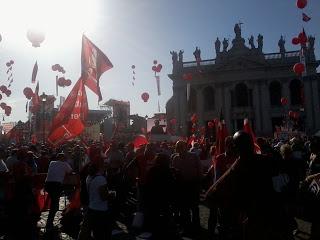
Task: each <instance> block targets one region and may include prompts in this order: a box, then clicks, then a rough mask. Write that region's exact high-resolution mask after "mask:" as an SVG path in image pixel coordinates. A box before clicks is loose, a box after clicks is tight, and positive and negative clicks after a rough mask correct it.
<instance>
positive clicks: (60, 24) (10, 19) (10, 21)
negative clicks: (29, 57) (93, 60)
mask: <svg viewBox="0 0 320 240" xmlns="http://www.w3.org/2000/svg"><path fill="white" fill-rule="evenodd" d="M0 3H1V5H0V6H1V9H0V27H1V28H0V31H1V32H0V33H1V34H6V35H8V37H9V36H10V38H11V39H14V38H20V37H21V35H25V34H26V32H27V30H28V29H39V30H42V31H43V32H44V33H45V34H46V38H48V37H50V40H51V41H52V40H53V41H55V40H57V41H59V40H61V39H64V41H66V40H67V41H69V42H70V41H73V40H74V39H76V40H77V41H79V35H81V34H82V33H83V32H86V31H88V30H90V29H92V27H93V26H94V24H95V19H96V17H95V16H96V14H97V4H95V3H96V0H0Z"/></svg>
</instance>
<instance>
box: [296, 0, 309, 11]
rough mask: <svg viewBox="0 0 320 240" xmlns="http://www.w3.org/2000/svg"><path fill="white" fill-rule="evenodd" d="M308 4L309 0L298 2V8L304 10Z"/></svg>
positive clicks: (299, 0) (298, 0)
mask: <svg viewBox="0 0 320 240" xmlns="http://www.w3.org/2000/svg"><path fill="white" fill-rule="evenodd" d="M307 4H308V1H307V0H297V3H296V5H297V7H298V8H300V9H303V8H305V7H306V6H307Z"/></svg>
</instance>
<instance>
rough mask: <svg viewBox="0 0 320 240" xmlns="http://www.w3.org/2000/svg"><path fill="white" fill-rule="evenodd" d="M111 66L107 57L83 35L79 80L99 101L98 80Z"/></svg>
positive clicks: (100, 97) (100, 96)
mask: <svg viewBox="0 0 320 240" xmlns="http://www.w3.org/2000/svg"><path fill="white" fill-rule="evenodd" d="M112 67H113V65H112V63H111V62H110V60H109V59H108V57H107V56H106V55H105V54H104V53H103V52H102V51H101V50H100V49H99V48H98V47H96V46H95V45H94V44H93V43H92V42H91V41H90V40H89V39H88V38H87V37H86V36H85V35H83V36H82V53H81V71H82V72H81V78H82V79H83V80H84V84H85V85H87V86H88V87H89V88H90V89H91V90H92V91H93V92H94V93H95V94H97V95H98V97H99V101H101V100H102V95H101V91H100V85H99V79H100V77H101V75H102V74H103V73H104V72H105V71H107V70H109V69H110V68H112Z"/></svg>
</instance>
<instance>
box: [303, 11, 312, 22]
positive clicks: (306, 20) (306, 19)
mask: <svg viewBox="0 0 320 240" xmlns="http://www.w3.org/2000/svg"><path fill="white" fill-rule="evenodd" d="M302 20H303V21H304V22H309V21H310V20H311V17H309V16H308V15H307V14H305V13H302Z"/></svg>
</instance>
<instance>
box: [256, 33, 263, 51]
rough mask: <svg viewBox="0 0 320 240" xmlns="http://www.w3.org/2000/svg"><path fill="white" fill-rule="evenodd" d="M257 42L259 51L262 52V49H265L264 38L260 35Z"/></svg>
mask: <svg viewBox="0 0 320 240" xmlns="http://www.w3.org/2000/svg"><path fill="white" fill-rule="evenodd" d="M257 42H258V49H259V50H260V51H262V48H263V36H262V35H261V34H259V35H258V39H257Z"/></svg>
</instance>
